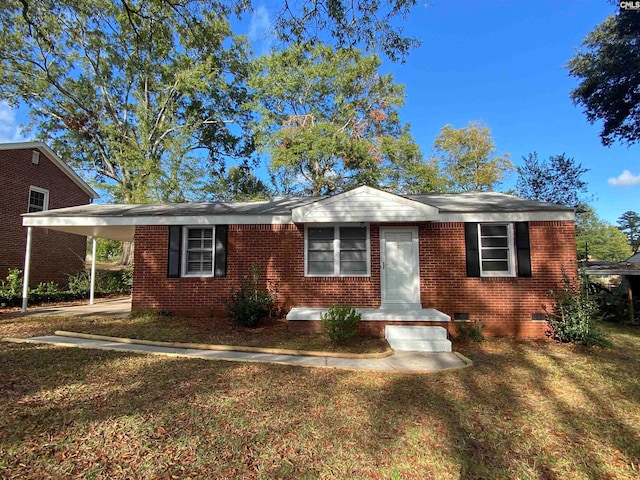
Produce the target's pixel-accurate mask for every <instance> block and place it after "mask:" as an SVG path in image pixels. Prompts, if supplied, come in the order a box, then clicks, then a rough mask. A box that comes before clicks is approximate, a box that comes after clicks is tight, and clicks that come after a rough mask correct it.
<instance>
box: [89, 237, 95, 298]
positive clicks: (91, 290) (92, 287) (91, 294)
mask: <svg viewBox="0 0 640 480" xmlns="http://www.w3.org/2000/svg"><path fill="white" fill-rule="evenodd" d="M96 245H97V242H96V237H91V282H90V284H89V305H93V303H94V302H93V300H94V298H95V291H96V250H97V249H96Z"/></svg>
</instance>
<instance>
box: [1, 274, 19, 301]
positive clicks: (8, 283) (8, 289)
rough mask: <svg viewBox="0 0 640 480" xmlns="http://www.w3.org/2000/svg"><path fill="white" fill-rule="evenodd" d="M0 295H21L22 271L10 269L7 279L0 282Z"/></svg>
mask: <svg viewBox="0 0 640 480" xmlns="http://www.w3.org/2000/svg"><path fill="white" fill-rule="evenodd" d="M0 294H2V295H3V296H6V297H9V296H12V295H22V270H20V269H19V268H10V269H9V275H7V278H6V279H5V280H4V281H3V282H0Z"/></svg>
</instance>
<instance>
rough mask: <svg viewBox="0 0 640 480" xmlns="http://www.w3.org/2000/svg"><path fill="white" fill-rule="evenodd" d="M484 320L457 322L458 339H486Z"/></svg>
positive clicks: (463, 340)
mask: <svg viewBox="0 0 640 480" xmlns="http://www.w3.org/2000/svg"><path fill="white" fill-rule="evenodd" d="M484 327H485V325H484V322H483V321H482V320H473V321H470V322H460V323H456V340H458V341H460V342H481V341H483V340H484V333H482V332H483V330H484Z"/></svg>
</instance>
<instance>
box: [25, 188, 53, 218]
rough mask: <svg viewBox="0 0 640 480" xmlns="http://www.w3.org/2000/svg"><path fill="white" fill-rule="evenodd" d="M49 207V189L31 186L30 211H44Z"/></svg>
mask: <svg viewBox="0 0 640 480" xmlns="http://www.w3.org/2000/svg"><path fill="white" fill-rule="evenodd" d="M48 208H49V190H45V189H44V188H38V187H33V186H32V187H29V209H28V210H27V211H28V212H29V213H33V212H43V211H45V210H47V209H48Z"/></svg>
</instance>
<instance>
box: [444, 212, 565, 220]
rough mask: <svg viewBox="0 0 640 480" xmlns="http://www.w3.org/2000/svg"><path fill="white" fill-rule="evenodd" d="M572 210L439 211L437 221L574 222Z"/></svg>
mask: <svg viewBox="0 0 640 480" xmlns="http://www.w3.org/2000/svg"><path fill="white" fill-rule="evenodd" d="M575 219H576V215H575V213H574V212H569V211H565V212H542V211H539V212H477V213H441V214H440V216H439V217H438V219H437V220H436V221H437V222H549V221H555V222H567V221H568V222H574V221H575Z"/></svg>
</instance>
